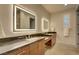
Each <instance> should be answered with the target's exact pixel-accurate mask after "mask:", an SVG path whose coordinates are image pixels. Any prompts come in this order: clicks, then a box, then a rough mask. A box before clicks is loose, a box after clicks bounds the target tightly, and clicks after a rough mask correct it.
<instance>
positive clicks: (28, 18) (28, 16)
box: [14, 6, 37, 31]
mask: <svg viewBox="0 0 79 59" xmlns="http://www.w3.org/2000/svg"><path fill="white" fill-rule="evenodd" d="M36 23H37V21H36V14H34V13H33V12H31V11H30V10H28V9H24V8H21V7H18V6H14V31H27V30H34V31H35V30H36Z"/></svg>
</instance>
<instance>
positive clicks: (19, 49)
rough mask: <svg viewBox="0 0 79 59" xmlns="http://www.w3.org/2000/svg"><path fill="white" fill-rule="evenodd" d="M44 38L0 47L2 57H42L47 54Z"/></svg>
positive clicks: (20, 41)
mask: <svg viewBox="0 0 79 59" xmlns="http://www.w3.org/2000/svg"><path fill="white" fill-rule="evenodd" d="M44 49H45V45H44V38H43V37H36V38H31V39H26V40H25V39H23V40H18V41H17V40H15V41H12V42H10V43H7V44H6V45H4V46H2V47H0V53H2V55H42V54H44V53H45V50H44Z"/></svg>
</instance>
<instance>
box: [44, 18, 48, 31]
mask: <svg viewBox="0 0 79 59" xmlns="http://www.w3.org/2000/svg"><path fill="white" fill-rule="evenodd" d="M42 31H43V32H48V31H49V21H48V19H47V18H42Z"/></svg>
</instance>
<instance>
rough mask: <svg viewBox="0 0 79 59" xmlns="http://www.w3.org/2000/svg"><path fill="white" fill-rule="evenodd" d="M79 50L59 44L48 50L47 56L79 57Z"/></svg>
mask: <svg viewBox="0 0 79 59" xmlns="http://www.w3.org/2000/svg"><path fill="white" fill-rule="evenodd" d="M78 54H79V49H78V48H75V47H73V46H68V45H66V44H61V43H57V44H55V46H54V47H52V48H50V49H47V50H46V52H45V55H78Z"/></svg>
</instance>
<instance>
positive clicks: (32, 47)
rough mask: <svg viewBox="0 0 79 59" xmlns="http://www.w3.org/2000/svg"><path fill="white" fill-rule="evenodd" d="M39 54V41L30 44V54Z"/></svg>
mask: <svg viewBox="0 0 79 59" xmlns="http://www.w3.org/2000/svg"><path fill="white" fill-rule="evenodd" d="M37 54H38V42H34V43H32V44H31V45H30V55H37Z"/></svg>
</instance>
